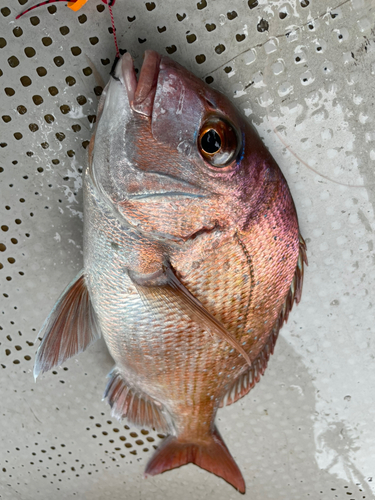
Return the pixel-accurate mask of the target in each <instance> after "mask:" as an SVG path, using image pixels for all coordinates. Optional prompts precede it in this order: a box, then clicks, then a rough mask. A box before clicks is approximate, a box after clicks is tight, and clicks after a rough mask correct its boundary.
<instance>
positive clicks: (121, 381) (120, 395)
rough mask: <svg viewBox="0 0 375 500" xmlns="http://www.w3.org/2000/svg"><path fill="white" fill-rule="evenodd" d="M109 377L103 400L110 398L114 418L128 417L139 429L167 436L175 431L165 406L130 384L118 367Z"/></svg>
mask: <svg viewBox="0 0 375 500" xmlns="http://www.w3.org/2000/svg"><path fill="white" fill-rule="evenodd" d="M108 377H109V382H108V384H107V387H106V389H105V391H104V395H103V400H104V399H105V398H108V403H109V405H110V406H111V408H112V416H113V417H115V418H117V419H119V420H120V419H122V418H125V417H126V418H127V419H128V420H129V422H132V423H133V424H135V425H137V426H138V427H151V428H154V429H156V430H157V431H159V432H164V433H166V434H170V433H171V432H173V431H174V428H173V424H172V420H171V418H170V416H169V414H168V412H167V411H166V410H165V408H164V405H162V404H161V403H159V402H158V401H156V400H155V399H153V398H152V397H151V396H149V395H148V394H146V393H144V392H143V391H141V390H140V389H138V388H137V387H134V386H132V385H131V384H129V383H128V382H127V381H126V380H125V378H124V377H123V375H122V373H121V372H120V370H119V369H118V368H117V367H115V368H113V370H112V371H111V372H110V373H109V374H108Z"/></svg>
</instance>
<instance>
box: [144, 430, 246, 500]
mask: <svg viewBox="0 0 375 500" xmlns="http://www.w3.org/2000/svg"><path fill="white" fill-rule="evenodd" d="M189 463H193V464H195V465H198V466H199V467H201V468H202V469H205V470H207V471H208V472H212V473H213V474H216V476H219V477H222V478H223V479H225V481H227V482H228V483H229V484H231V485H232V486H233V487H234V488H236V489H237V490H238V491H239V492H240V493H245V490H246V486H245V481H244V479H243V477H242V474H241V471H240V469H239V468H238V466H237V464H236V462H235V461H234V460H233V457H232V455H231V454H230V453H229V450H228V448H227V447H226V446H225V443H224V441H223V439H222V437H221V436H220V434H219V431H218V430H217V429H216V427H215V429H214V431H213V433H212V434H211V436H210V440H209V441H208V442H206V443H204V444H195V443H184V442H181V441H179V440H178V438H177V437H174V436H169V437H167V438H166V439H165V441H164V442H163V443H162V444H161V445H160V447H159V448H158V449H157V450H156V452H155V453H154V455H153V456H152V457H151V460H150V461H149V462H148V464H147V467H146V470H145V475H146V476H156V475H157V474H161V473H162V472H165V471H167V470H170V469H175V468H177V467H181V466H182V465H186V464H189Z"/></svg>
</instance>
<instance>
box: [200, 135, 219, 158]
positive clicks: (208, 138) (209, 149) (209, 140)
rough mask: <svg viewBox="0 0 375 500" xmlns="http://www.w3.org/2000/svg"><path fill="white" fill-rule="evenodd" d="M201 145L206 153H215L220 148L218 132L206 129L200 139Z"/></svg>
mask: <svg viewBox="0 0 375 500" xmlns="http://www.w3.org/2000/svg"><path fill="white" fill-rule="evenodd" d="M201 147H202V149H203V151H205V152H206V153H208V154H214V153H217V152H218V151H219V150H220V148H221V139H220V136H219V134H218V133H217V132H216V131H215V130H213V129H210V130H208V131H207V132H206V133H205V134H204V135H203V136H202V139H201Z"/></svg>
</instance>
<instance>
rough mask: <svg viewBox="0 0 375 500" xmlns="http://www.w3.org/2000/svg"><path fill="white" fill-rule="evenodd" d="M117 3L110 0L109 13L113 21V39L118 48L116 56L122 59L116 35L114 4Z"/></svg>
mask: <svg viewBox="0 0 375 500" xmlns="http://www.w3.org/2000/svg"><path fill="white" fill-rule="evenodd" d="M103 1H104V0H103ZM114 3H115V0H112V2H111V0H110V1H109V2H108V10H109V14H110V16H111V23H112V32H113V40H114V42H115V48H116V58H117V59H120V51H119V48H118V44H117V36H116V27H115V20H114V18H113V12H112V5H114Z"/></svg>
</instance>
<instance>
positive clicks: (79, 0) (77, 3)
mask: <svg viewBox="0 0 375 500" xmlns="http://www.w3.org/2000/svg"><path fill="white" fill-rule="evenodd" d="M87 1H88V0H72V1H70V2H68V3H67V5H68V7H69V8H70V9H72V10H74V11H77V10H79V9H80V8H81V7H83V6H84V5H85V3H87ZM115 1H116V0H102V2H103V3H104V4H106V5H108V10H109V15H110V17H111V24H112V33H113V40H114V43H115V49H116V59H120V51H119V48H118V43H117V36H116V27H115V20H114V16H113V12H112V7H113V6H114V5H115ZM57 2H66V0H45V1H44V2H40V3H38V4H36V5H33V6H32V7H30V8H28V9H26V10H24V11H23V12H21V14H18V16H16V19H19V18H20V17H21V16H23V15H24V14H27V13H28V12H30V11H32V10H34V9H37V8H38V7H42V6H43V5H49V4H51V3H57Z"/></svg>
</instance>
